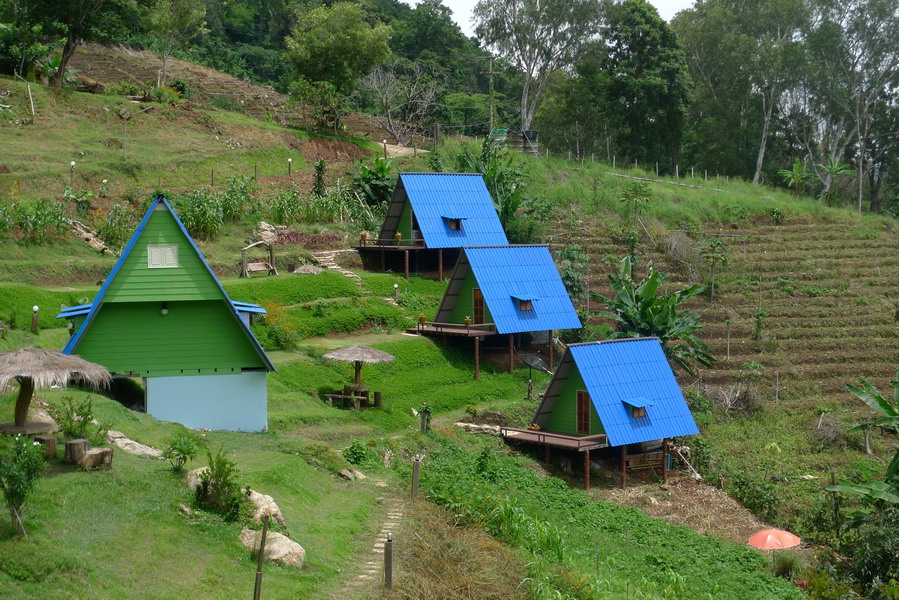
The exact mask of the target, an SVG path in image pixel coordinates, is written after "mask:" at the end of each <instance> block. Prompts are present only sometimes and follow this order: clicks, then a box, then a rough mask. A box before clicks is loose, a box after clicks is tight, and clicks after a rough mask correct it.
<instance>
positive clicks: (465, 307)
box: [449, 267, 493, 323]
mask: <svg viewBox="0 0 899 600" xmlns="http://www.w3.org/2000/svg"><path fill="white" fill-rule="evenodd" d="M476 287H478V282H477V281H476V280H475V278H474V273H473V272H472V270H471V268H470V267H469V269H468V273H466V275H465V279H464V280H463V281H462V285H461V286H459V295H458V296H456V304H455V305H454V306H453V310H452V312H451V313H450V318H449V322H450V323H464V322H465V317H471V318H472V323H474V299H473V298H472V295H471V292H472V290H474V289H475V288H476ZM484 322H485V323H493V316H491V314H490V309H489V308H487V302H486V301H485V302H484Z"/></svg>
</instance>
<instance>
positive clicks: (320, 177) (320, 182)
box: [312, 158, 327, 198]
mask: <svg viewBox="0 0 899 600" xmlns="http://www.w3.org/2000/svg"><path fill="white" fill-rule="evenodd" d="M326 168H327V163H325V159H323V158H320V159H318V160H317V161H315V165H313V171H314V172H313V180H312V195H313V196H315V197H316V198H321V197H322V196H324V195H325V169H326Z"/></svg>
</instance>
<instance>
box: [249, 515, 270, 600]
mask: <svg viewBox="0 0 899 600" xmlns="http://www.w3.org/2000/svg"><path fill="white" fill-rule="evenodd" d="M268 520H269V514H268V513H265V517H264V518H263V519H262V539H261V540H260V541H259V560H258V561H256V586H255V587H254V588H253V600H259V598H260V595H261V594H262V560H263V557H264V556H265V536H266V534H267V533H268Z"/></svg>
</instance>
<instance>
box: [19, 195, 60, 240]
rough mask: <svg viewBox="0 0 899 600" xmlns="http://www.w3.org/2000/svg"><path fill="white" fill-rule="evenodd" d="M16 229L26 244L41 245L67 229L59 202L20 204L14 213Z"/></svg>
mask: <svg viewBox="0 0 899 600" xmlns="http://www.w3.org/2000/svg"><path fill="white" fill-rule="evenodd" d="M15 214H16V217H15V218H16V227H17V228H18V229H19V231H20V232H21V234H22V238H23V239H24V240H25V241H26V242H30V243H32V244H43V243H44V242H46V241H47V240H50V239H53V238H57V237H59V236H61V235H63V234H64V233H65V232H66V231H68V229H69V221H68V219H67V218H66V215H65V205H64V204H63V203H61V202H52V201H51V202H20V203H19V204H18V207H17V209H16V211H15Z"/></svg>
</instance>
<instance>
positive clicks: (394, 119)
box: [362, 58, 439, 145]
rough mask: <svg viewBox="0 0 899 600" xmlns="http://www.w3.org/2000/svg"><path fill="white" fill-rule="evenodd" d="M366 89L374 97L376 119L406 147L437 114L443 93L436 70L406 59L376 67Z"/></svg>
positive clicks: (364, 85) (364, 82) (363, 84)
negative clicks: (439, 96) (438, 98)
mask: <svg viewBox="0 0 899 600" xmlns="http://www.w3.org/2000/svg"><path fill="white" fill-rule="evenodd" d="M362 88H363V89H364V90H365V91H367V92H369V93H370V94H372V96H374V99H375V104H376V106H377V109H378V110H377V113H376V115H377V116H376V117H375V119H376V120H377V121H378V123H379V124H380V125H381V126H382V127H383V128H384V129H385V130H386V131H387V132H388V133H390V135H392V136H393V137H394V139H396V142H397V143H398V144H403V145H405V144H408V143H409V142H411V141H412V138H413V136H414V135H415V134H416V133H417V132H420V131H421V130H422V128H423V125H424V124H425V121H427V119H428V118H429V117H430V116H431V115H432V113H433V112H434V107H435V102H436V100H437V93H438V90H439V87H438V85H437V80H436V78H435V77H434V73H433V69H430V68H428V65H427V64H426V63H422V62H413V61H411V60H408V59H405V58H397V59H395V60H393V61H391V62H390V63H389V64H388V65H378V66H377V67H375V68H374V70H373V71H372V72H371V74H369V75H368V77H366V78H365V79H364V80H363V82H362Z"/></svg>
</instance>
